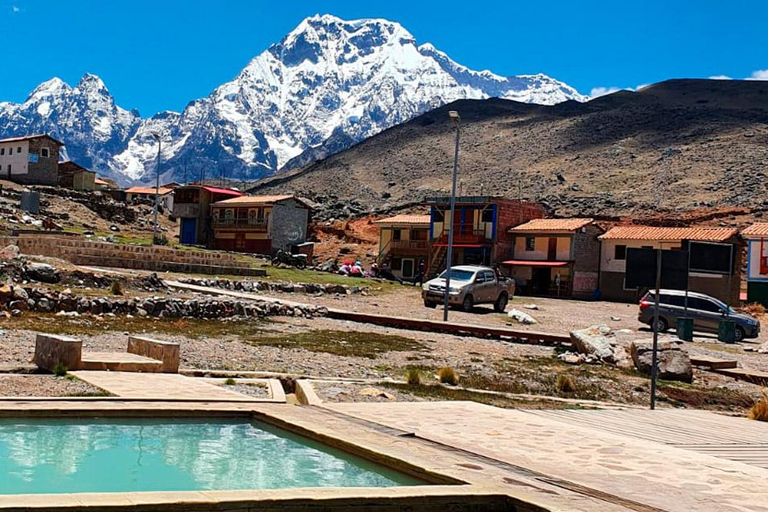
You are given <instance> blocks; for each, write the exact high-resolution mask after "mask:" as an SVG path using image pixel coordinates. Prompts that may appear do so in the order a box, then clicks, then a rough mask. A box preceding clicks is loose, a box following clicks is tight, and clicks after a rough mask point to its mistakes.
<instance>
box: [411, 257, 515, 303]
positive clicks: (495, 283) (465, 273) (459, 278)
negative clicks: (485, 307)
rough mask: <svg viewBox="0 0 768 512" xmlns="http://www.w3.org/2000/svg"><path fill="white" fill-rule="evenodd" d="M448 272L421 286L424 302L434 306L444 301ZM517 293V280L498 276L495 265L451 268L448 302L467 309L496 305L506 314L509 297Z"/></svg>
mask: <svg viewBox="0 0 768 512" xmlns="http://www.w3.org/2000/svg"><path fill="white" fill-rule="evenodd" d="M445 277H446V273H445V271H443V273H442V274H440V275H439V276H437V277H436V278H434V279H432V280H431V281H427V282H426V283H424V285H423V286H422V288H421V297H422V299H424V305H425V306H426V307H428V308H434V307H435V306H437V305H438V304H443V301H444V297H445ZM514 295H515V282H514V281H513V280H512V279H508V278H506V277H498V276H497V275H496V272H494V270H493V269H492V268H488V267H478V266H474V265H460V266H456V267H452V268H451V284H450V288H449V290H448V304H450V305H451V306H460V307H461V308H462V309H463V310H464V311H467V312H469V311H472V308H473V307H474V306H475V304H493V308H494V309H495V310H496V311H498V312H499V313H503V312H504V310H505V309H506V307H507V303H508V302H509V299H510V298H512V297H513V296H514Z"/></svg>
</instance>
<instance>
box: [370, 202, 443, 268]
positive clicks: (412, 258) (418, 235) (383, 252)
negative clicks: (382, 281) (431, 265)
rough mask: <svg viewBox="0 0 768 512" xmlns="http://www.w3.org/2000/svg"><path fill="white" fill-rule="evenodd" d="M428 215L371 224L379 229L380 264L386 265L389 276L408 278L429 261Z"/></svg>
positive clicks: (378, 258) (409, 216)
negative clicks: (390, 272) (390, 274)
mask: <svg viewBox="0 0 768 512" xmlns="http://www.w3.org/2000/svg"><path fill="white" fill-rule="evenodd" d="M430 220H431V217H430V216H429V215H396V216H394V217H388V218H386V219H380V220H377V221H375V222H374V224H376V226H377V227H378V228H379V254H378V257H377V258H376V260H377V262H378V263H379V264H380V265H381V264H384V263H387V265H388V266H389V268H390V270H391V271H392V273H393V274H394V275H395V276H397V277H400V278H402V279H412V278H413V277H414V276H416V274H417V273H418V270H419V265H420V264H422V263H423V264H424V267H425V269H426V265H427V260H428V258H429V245H430V244H429V226H430Z"/></svg>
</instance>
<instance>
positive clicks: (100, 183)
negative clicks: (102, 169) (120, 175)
mask: <svg viewBox="0 0 768 512" xmlns="http://www.w3.org/2000/svg"><path fill="white" fill-rule="evenodd" d="M93 186H94V190H111V189H118V188H119V187H118V186H117V182H115V181H113V180H109V179H106V178H99V177H98V176H97V177H96V178H94V180H93Z"/></svg>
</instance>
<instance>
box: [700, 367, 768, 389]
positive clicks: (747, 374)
mask: <svg viewBox="0 0 768 512" xmlns="http://www.w3.org/2000/svg"><path fill="white" fill-rule="evenodd" d="M712 371H713V372H715V373H719V374H720V375H725V376H726V377H732V378H734V379H736V380H743V381H745V382H751V383H752V384H757V385H759V386H768V372H759V371H757V370H747V369H745V368H723V369H718V370H712Z"/></svg>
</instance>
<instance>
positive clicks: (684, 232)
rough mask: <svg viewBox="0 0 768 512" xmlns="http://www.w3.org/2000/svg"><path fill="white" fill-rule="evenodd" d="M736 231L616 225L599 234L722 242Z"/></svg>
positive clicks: (611, 237)
mask: <svg viewBox="0 0 768 512" xmlns="http://www.w3.org/2000/svg"><path fill="white" fill-rule="evenodd" d="M737 233H738V230H737V229H733V228H665V227H654V226H617V227H615V228H612V229H609V230H608V231H607V232H606V233H605V234H603V235H601V236H599V237H598V238H599V239H600V240H668V241H673V240H701V241H710V242H724V241H725V240H728V239H729V238H731V237H732V236H734V235H735V234H737Z"/></svg>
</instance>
